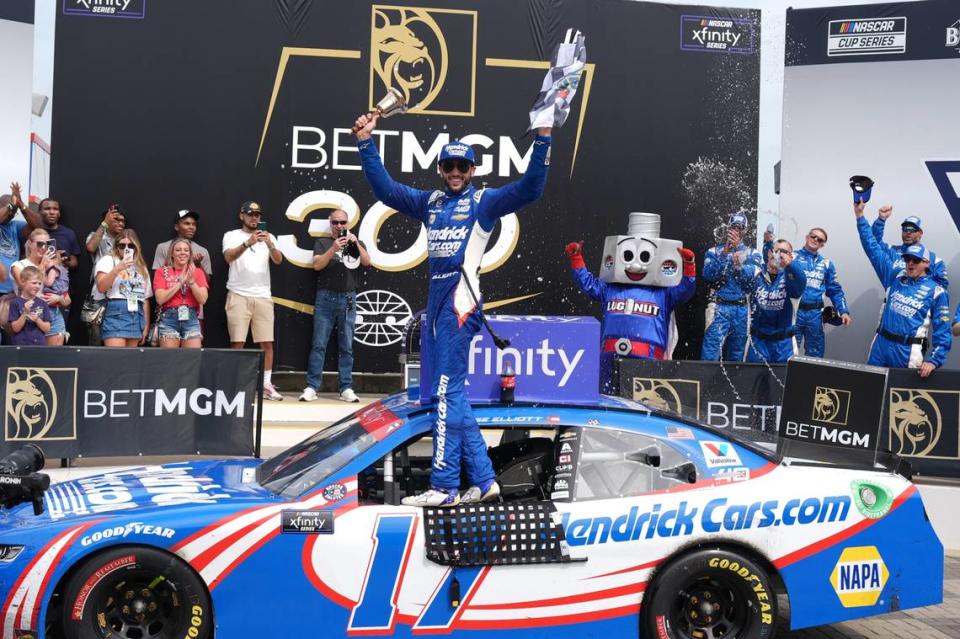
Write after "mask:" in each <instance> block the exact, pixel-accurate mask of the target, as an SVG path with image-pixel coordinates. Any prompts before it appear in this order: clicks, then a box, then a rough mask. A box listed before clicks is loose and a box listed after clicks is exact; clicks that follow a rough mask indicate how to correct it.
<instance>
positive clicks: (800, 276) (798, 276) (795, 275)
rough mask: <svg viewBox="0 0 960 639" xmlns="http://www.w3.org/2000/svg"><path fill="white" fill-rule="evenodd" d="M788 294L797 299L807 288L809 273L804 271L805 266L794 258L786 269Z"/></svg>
mask: <svg viewBox="0 0 960 639" xmlns="http://www.w3.org/2000/svg"><path fill="white" fill-rule="evenodd" d="M786 279H787V295H789V296H790V297H792V298H794V299H797V298H799V297H801V296H802V295H803V291H804V289H806V288H807V274H806V273H804V272H803V266H802V265H801V264H800V262H798V261H796V260H794V261H792V262H790V266H788V267H787V269H786Z"/></svg>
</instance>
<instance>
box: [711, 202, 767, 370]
mask: <svg viewBox="0 0 960 639" xmlns="http://www.w3.org/2000/svg"><path fill="white" fill-rule="evenodd" d="M746 230H747V216H746V214H745V213H743V212H738V213H734V214H733V215H731V216H730V220H729V222H728V223H727V241H726V242H725V243H723V244H718V245H717V246H714V247H712V248H710V249H708V250H707V253H706V255H705V256H704V260H703V279H704V281H705V282H708V283H712V284H714V285H715V289H714V294H713V295H714V300H713V301H711V302H710V303H709V304H708V305H707V329H706V332H705V333H704V335H703V348H702V350H701V353H700V359H703V360H713V361H716V360H720V359H722V360H726V361H733V362H741V361H743V352H744V349H745V348H746V345H747V296H748V295H749V294H750V293H751V292H752V291H753V288H754V285H755V281H756V277H757V275H758V274H759V273H760V254H759V253H758V252H757V251H755V250H753V249H751V248H749V247H748V246H747V245H746V244H744V243H743V237H744V235H745V234H746Z"/></svg>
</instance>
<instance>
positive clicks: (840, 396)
mask: <svg viewBox="0 0 960 639" xmlns="http://www.w3.org/2000/svg"><path fill="white" fill-rule="evenodd" d="M849 406H850V392H849V391H845V390H837V389H835V388H826V387H823V386H817V389H816V391H815V392H814V395H813V419H815V420H816V421H818V422H830V423H832V424H840V425H841V426H843V425H845V424H846V423H847V410H848V409H849Z"/></svg>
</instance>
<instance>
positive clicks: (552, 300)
mask: <svg viewBox="0 0 960 639" xmlns="http://www.w3.org/2000/svg"><path fill="white" fill-rule="evenodd" d="M88 4H90V3H88V2H81V1H80V0H65V2H64V3H63V8H62V9H59V11H60V13H59V15H58V19H57V32H56V54H55V91H56V98H57V101H56V111H55V112H54V114H53V117H54V122H53V137H54V140H55V142H56V143H57V149H58V151H57V153H56V154H55V156H54V158H53V163H52V168H51V181H52V187H51V192H52V193H53V194H54V196H55V197H57V198H59V199H60V201H61V203H62V205H63V210H64V221H65V222H66V223H67V224H69V225H71V226H73V227H75V228H77V229H78V231H80V232H82V234H83V235H85V234H86V233H87V232H88V231H89V230H91V229H93V228H95V227H96V224H97V223H98V222H99V215H100V212H101V211H103V210H104V209H105V208H106V207H107V205H109V204H110V203H112V202H119V203H120V204H121V205H122V206H123V207H124V208H125V210H126V212H127V223H128V225H129V226H131V227H133V228H134V229H136V230H137V231H138V232H139V233H140V236H141V238H142V239H143V240H144V244H145V245H146V246H147V247H148V248H147V254H148V257H150V258H152V255H153V247H154V246H155V245H156V244H157V243H158V242H160V241H162V240H165V239H168V238H169V237H170V235H171V234H172V232H173V231H172V225H173V220H174V212H175V211H177V210H178V209H182V208H188V207H189V208H192V209H194V210H197V211H199V212H200V214H201V220H200V233H199V236H198V239H199V241H200V242H201V244H203V245H205V246H207V247H208V248H209V249H210V251H211V253H212V254H213V255H214V271H215V273H214V278H213V285H212V288H211V295H210V302H209V303H208V304H207V321H206V327H207V329H206V330H207V335H206V343H207V344H209V345H213V346H216V345H222V344H224V343H225V342H226V331H225V321H224V313H223V302H224V297H225V290H224V285H225V280H226V264H225V263H224V261H223V260H222V257H220V255H221V238H222V235H223V233H224V232H225V231H227V230H229V229H232V228H236V226H237V224H238V221H237V211H238V208H239V205H240V203H241V202H243V201H244V200H248V199H254V200H257V201H259V202H260V203H261V205H262V206H263V208H264V210H265V212H266V214H265V216H264V220H265V221H266V223H267V225H268V228H269V230H270V231H271V232H272V233H274V234H275V235H277V236H278V237H279V240H280V248H281V250H282V251H283V255H284V261H283V264H282V265H280V266H278V267H274V268H273V269H272V279H273V296H274V299H275V301H276V303H277V311H276V316H277V329H276V338H277V367H281V368H294V369H303V368H304V367H305V366H306V359H307V352H308V350H309V344H310V337H311V327H312V319H311V315H310V314H311V313H312V305H313V299H314V274H313V272H312V271H311V268H310V265H311V249H312V246H313V242H314V239H315V238H316V237H319V236H324V235H328V234H329V226H328V224H327V221H326V220H327V216H328V214H329V211H330V209H331V208H332V207H340V208H343V209H344V210H346V211H347V213H348V215H349V219H350V225H351V228H352V230H353V232H354V233H356V234H357V235H358V236H359V237H360V238H361V239H362V240H363V241H364V242H365V243H366V245H367V247H368V249H369V250H370V253H371V256H372V259H373V265H374V266H373V268H371V269H369V270H368V271H367V273H366V274H365V276H363V277H362V278H361V285H360V289H359V291H360V292H359V295H358V302H357V307H358V313H359V317H358V320H357V336H356V341H355V344H354V355H355V357H356V366H355V368H356V369H357V370H361V371H392V370H397V366H398V365H397V355H398V354H399V352H400V347H401V344H400V341H401V328H402V326H403V325H404V323H405V322H406V320H407V319H408V318H409V317H410V315H411V313H413V312H416V311H417V310H419V309H422V308H423V307H424V306H425V303H426V290H427V283H428V282H427V265H426V238H425V232H424V230H423V228H422V227H421V226H420V225H419V224H415V223H413V222H411V221H410V220H408V219H405V218H404V217H403V216H401V215H395V214H394V211H392V210H390V209H388V208H386V207H385V206H383V205H382V204H380V203H378V202H377V201H376V199H375V198H374V197H373V195H372V193H371V190H370V188H369V186H368V184H367V183H366V181H365V179H364V178H363V176H362V173H361V172H360V166H359V158H358V154H357V151H356V145H355V139H354V137H353V136H352V135H351V133H350V130H349V129H350V126H351V125H352V123H353V121H354V120H355V118H356V116H357V115H358V114H359V113H361V112H365V111H366V110H368V109H370V108H372V107H373V105H374V104H375V103H376V101H377V100H378V99H379V98H380V97H381V96H382V95H384V94H385V93H386V91H387V88H388V87H393V88H396V89H399V90H400V91H402V92H403V93H404V95H405V96H407V97H408V99H409V100H410V102H411V103H412V104H413V105H415V106H414V107H413V108H412V109H411V110H410V112H409V113H407V114H405V115H399V116H396V117H395V118H392V119H389V120H384V121H382V122H381V125H380V128H379V129H378V130H377V131H376V132H375V139H376V142H377V145H378V146H379V148H380V150H381V153H382V155H383V157H384V160H385V163H386V166H387V168H388V170H389V171H390V172H391V173H392V174H393V176H394V177H395V178H396V179H398V180H400V181H403V182H405V183H408V184H411V185H413V186H416V187H419V188H424V189H433V188H436V187H437V185H438V183H439V182H438V176H437V174H436V168H435V166H436V157H437V155H438V153H439V149H440V147H441V146H442V144H443V143H445V142H446V141H448V140H449V139H450V138H452V137H459V138H461V139H463V140H465V141H467V142H469V143H471V144H473V145H474V148H475V149H476V151H477V153H478V170H477V177H476V182H477V183H478V185H480V186H482V185H487V186H498V185H502V184H504V183H506V182H508V181H510V180H513V179H516V178H517V177H519V175H520V174H521V173H522V172H523V171H524V170H525V168H526V165H527V162H528V160H529V156H530V150H531V144H532V137H530V136H526V137H524V135H523V134H524V131H525V129H526V125H527V122H528V109H529V107H530V106H531V104H532V103H533V100H534V98H535V97H536V94H537V92H538V90H539V87H540V84H541V82H542V78H543V74H544V72H545V70H546V68H547V67H548V63H547V60H549V57H550V54H551V52H552V50H553V48H554V46H555V45H556V43H558V42H559V41H560V40H561V39H562V37H563V34H564V32H565V30H566V29H567V28H568V27H570V26H573V27H576V28H579V29H580V30H582V31H583V32H584V33H585V34H586V36H587V47H588V55H589V60H588V65H587V68H586V70H585V73H584V76H583V79H582V82H581V85H580V90H579V93H578V95H577V98H576V101H575V103H574V106H573V111H572V113H571V115H570V118H569V120H568V121H567V124H566V126H565V127H564V128H563V129H562V130H558V131H555V135H554V146H553V149H552V156H551V165H550V176H549V179H548V183H547V187H546V193H545V195H544V197H543V198H542V199H541V200H540V201H538V202H537V203H535V204H533V205H532V206H529V207H527V208H526V209H525V210H523V211H521V212H520V213H519V214H518V215H510V216H507V217H506V218H504V219H503V220H502V221H501V223H500V224H499V225H498V229H497V230H496V231H495V233H494V236H493V237H492V238H491V242H490V245H489V248H488V251H487V254H486V256H485V258H484V260H483V265H482V268H483V272H484V276H483V278H482V283H483V292H484V297H485V301H486V307H487V308H488V309H502V311H501V312H507V313H512V314H540V315H572V314H579V315H595V316H599V314H600V309H599V308H598V307H597V305H595V304H594V303H592V302H591V301H589V300H588V299H586V298H585V296H583V295H582V294H581V293H580V292H579V291H578V290H576V289H575V288H574V286H573V283H572V279H571V277H570V273H569V268H568V265H567V260H566V257H565V255H564V253H563V246H564V245H565V244H566V243H567V242H570V241H574V240H581V239H583V240H585V241H586V244H585V252H586V259H587V263H588V264H589V265H590V266H591V268H592V269H593V270H594V271H596V270H597V269H598V268H599V265H600V262H601V259H602V255H601V250H602V246H603V238H604V237H605V236H607V235H616V234H621V233H623V232H625V230H626V227H627V220H628V213H629V212H630V211H650V212H657V213H660V214H661V215H662V216H663V229H662V236H663V237H669V238H676V239H680V240H682V241H683V242H684V243H685V244H686V245H688V246H690V247H692V248H693V249H694V250H696V251H697V252H698V253H700V254H702V252H703V251H704V250H705V249H706V248H707V247H708V246H709V245H710V244H711V243H712V242H713V241H714V235H715V233H716V232H717V231H718V228H719V220H721V219H722V218H724V217H725V216H726V215H728V214H729V212H730V210H732V209H733V208H738V207H750V206H752V205H753V203H754V199H755V191H756V149H757V123H758V101H759V75H758V74H759V61H760V60H759V56H760V52H759V42H760V33H759V12H757V11H747V10H735V9H719V8H716V7H711V8H707V7H696V6H683V7H673V6H669V5H663V4H647V3H641V2H630V1H625V0H624V1H620V0H617V1H613V0H603V1H592V2H584V1H579V0H578V1H569V2H564V1H560V2H557V1H550V2H546V1H543V0H530V1H527V2H519V3H518V2H516V0H488V1H485V2H478V1H476V2H431V3H429V4H426V5H423V4H399V3H392V4H373V3H370V2H333V1H322V0H313V1H310V0H305V1H302V2H297V3H291V2H282V1H280V0H276V1H275V2H268V1H263V2H249V3H242V7H241V5H240V4H238V3H235V2H227V1H226V0H207V1H204V2H192V1H191V2H188V1H187V0H163V1H159V0H140V2H139V3H131V5H130V6H129V7H128V8H126V9H120V8H117V9H116V11H114V12H113V13H112V14H111V13H106V14H104V13H102V12H98V13H92V12H91V11H89V10H87V8H86V5H88ZM98 4H100V3H98ZM67 9H70V11H67ZM81 239H82V238H81ZM82 262H83V266H82V268H81V271H80V273H79V275H78V276H77V277H76V278H74V279H75V280H76V284H75V292H74V294H75V297H74V299H78V300H79V299H82V297H83V294H84V292H85V289H86V286H87V281H88V279H87V278H88V271H89V262H88V260H82ZM699 299H702V296H701V298H699ZM702 315H703V314H702V302H700V301H698V302H694V303H693V304H691V305H690V306H689V307H688V308H687V309H684V311H683V312H682V313H681V316H680V318H679V321H680V330H681V338H682V339H681V348H680V351H679V354H680V355H695V354H697V353H698V352H699V340H700V335H701V334H702V329H703V326H702ZM75 328H79V327H75ZM330 350H331V351H332V350H335V349H333V348H331V349H330ZM332 356H333V354H332V353H328V366H327V369H328V370H333V369H335V366H334V365H333V363H332Z"/></svg>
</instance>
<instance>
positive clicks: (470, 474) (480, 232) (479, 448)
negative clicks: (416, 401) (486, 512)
mask: <svg viewBox="0 0 960 639" xmlns="http://www.w3.org/2000/svg"><path fill="white" fill-rule="evenodd" d="M567 36H568V37H567V41H565V42H564V43H563V44H561V45H560V46H559V47H558V50H557V52H556V53H555V54H554V56H553V59H552V62H551V68H550V70H549V71H548V72H547V79H546V80H545V81H544V86H543V91H541V94H540V96H539V98H538V100H537V102H536V104H535V105H534V110H533V111H531V114H530V129H531V130H532V129H536V130H537V136H536V139H535V140H534V142H533V153H532V154H531V156H530V162H529V164H528V166H527V170H526V172H525V173H524V175H523V177H521V178H520V179H519V180H516V181H514V182H511V183H509V184H507V185H505V186H502V187H500V188H489V189H488V188H482V189H477V188H476V187H474V186H473V185H472V184H471V183H470V180H471V178H472V177H473V175H474V172H475V171H476V159H475V156H474V153H473V149H472V148H470V146H469V145H467V144H464V143H463V142H460V141H458V140H454V141H452V142H450V143H449V144H446V145H444V147H443V149H442V150H441V152H440V158H439V162H438V164H437V171H438V173H439V174H440V180H441V184H442V190H436V191H421V190H418V189H414V188H411V187H409V186H405V185H403V184H400V183H398V182H395V181H394V180H393V179H392V178H391V177H390V175H389V174H388V173H387V171H386V169H385V168H384V166H383V161H382V160H381V159H380V155H379V153H378V152H377V147H376V145H375V144H374V142H373V140H372V139H371V134H372V133H373V130H374V129H375V128H376V126H377V120H378V119H379V117H378V116H377V115H376V114H367V115H361V116H360V117H359V118H357V121H356V129H355V130H356V131H357V147H358V148H359V150H360V159H361V164H362V166H363V172H364V175H365V176H366V178H367V181H369V182H370V186H371V188H372V189H373V192H374V195H376V196H377V197H378V198H379V199H380V201H382V202H383V203H384V204H386V205H387V206H390V207H393V208H394V209H396V210H397V211H399V212H401V213H403V214H404V215H407V216H409V217H412V218H413V219H415V220H417V221H418V222H421V223H422V224H423V225H424V226H425V227H426V228H427V250H428V253H429V265H430V288H429V290H428V294H427V320H426V321H427V328H428V330H427V331H426V335H425V339H426V340H428V341H427V343H426V344H424V350H425V351H429V353H430V357H431V364H432V366H431V369H432V370H433V379H432V380H430V381H429V382H427V380H423V381H422V383H430V384H431V386H430V389H431V391H430V395H431V398H432V399H433V401H434V402H435V404H436V417H435V421H434V424H433V463H432V467H431V473H430V489H429V490H427V491H425V492H423V493H421V494H419V495H414V496H409V497H405V498H404V499H403V503H404V504H405V505H408V506H420V507H428V506H434V507H436V506H441V507H449V506H456V505H457V504H459V503H461V502H464V503H473V502H485V501H492V500H495V499H497V497H499V495H500V486H499V485H498V484H497V481H496V474H495V473H494V470H493V465H492V464H491V463H490V458H489V457H488V456H487V445H486V442H485V441H484V439H483V436H482V435H481V434H480V427H479V426H478V425H477V422H476V420H475V419H474V418H473V414H472V412H471V410H470V402H469V399H468V398H467V396H466V393H465V392H464V381H465V378H466V373H467V359H468V351H469V348H470V342H471V339H472V338H473V336H474V335H475V334H476V333H477V331H478V330H479V329H480V326H481V323H482V321H483V308H482V305H481V301H480V286H479V278H478V277H477V275H478V273H479V270H480V259H481V258H482V257H483V253H484V250H485V249H486V246H487V241H488V240H489V239H490V235H491V233H492V232H493V228H494V226H495V225H496V223H497V220H499V219H500V218H501V217H503V216H505V215H507V214H509V213H511V212H514V211H517V210H519V209H520V208H522V207H523V206H526V205H527V204H530V203H532V202H535V201H536V200H537V199H539V198H540V196H541V195H542V194H543V189H544V186H545V184H546V180H547V165H548V164H549V152H550V142H551V138H550V134H551V132H552V128H553V127H554V126H560V125H562V124H563V122H564V121H565V120H566V117H567V115H568V114H569V105H570V100H571V99H572V98H573V95H574V93H575V91H576V88H577V83H578V82H579V79H580V73H581V71H582V70H583V67H584V63H585V61H586V49H585V47H584V41H583V36H581V35H580V33H579V32H577V33H576V34H575V35H572V34H571V33H570V32H568V34H567ZM461 465H462V466H463V467H464V468H465V469H466V474H467V479H468V481H469V482H470V485H471V486H470V488H469V489H467V490H466V491H465V492H464V494H463V495H460V493H459V488H460V468H461Z"/></svg>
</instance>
